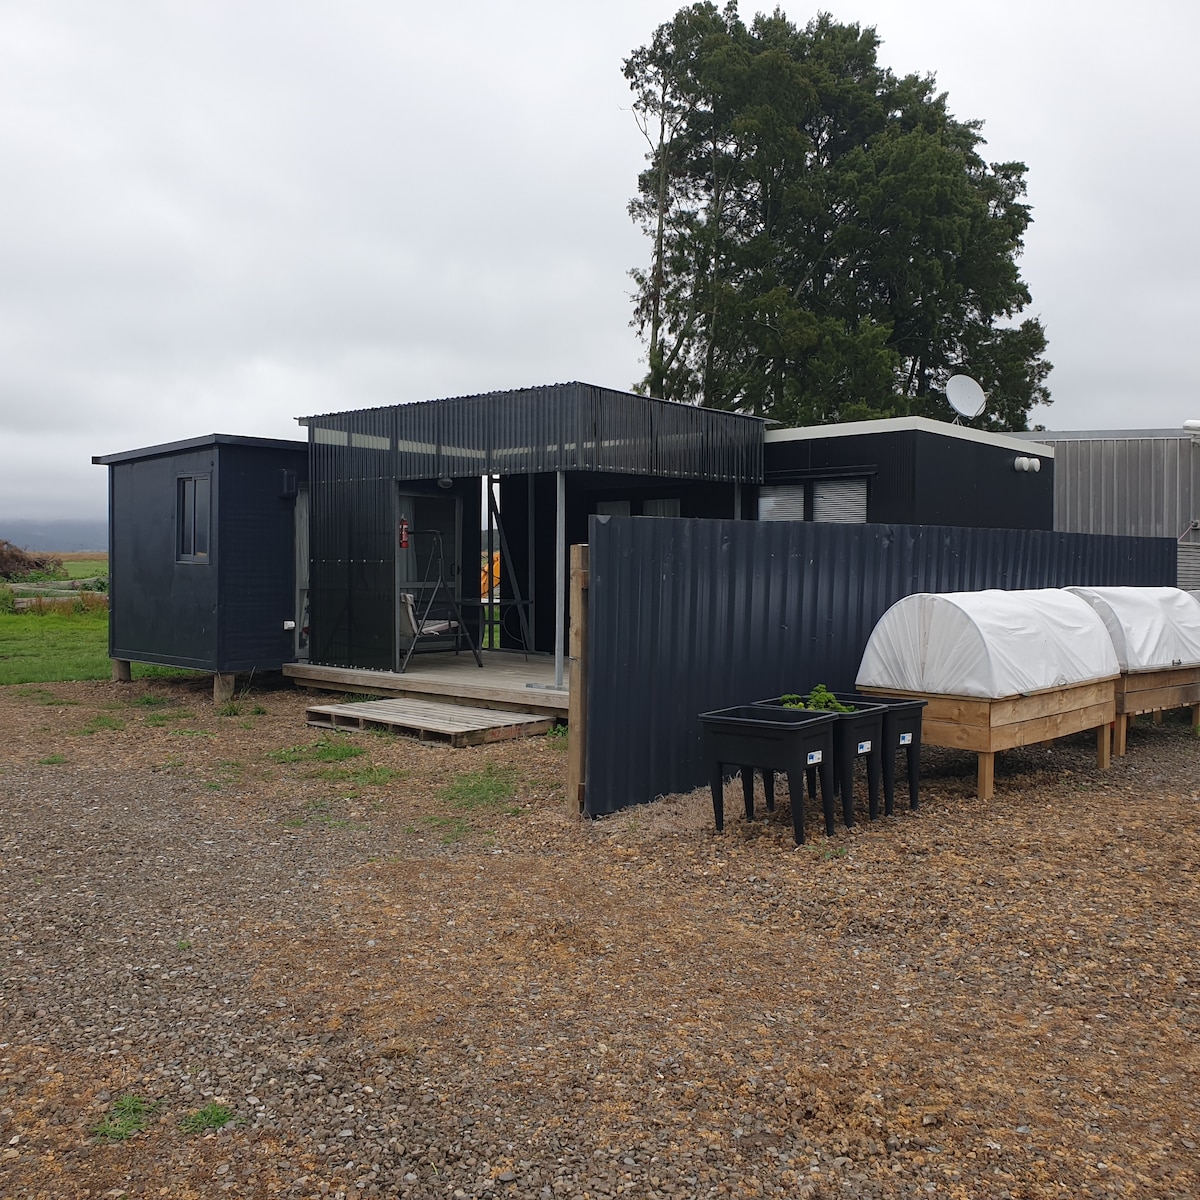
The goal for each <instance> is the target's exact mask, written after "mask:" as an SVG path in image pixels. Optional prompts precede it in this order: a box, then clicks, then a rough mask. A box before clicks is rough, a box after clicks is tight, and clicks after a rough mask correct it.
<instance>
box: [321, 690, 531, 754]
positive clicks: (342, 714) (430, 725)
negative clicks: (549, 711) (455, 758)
mask: <svg viewBox="0 0 1200 1200" xmlns="http://www.w3.org/2000/svg"><path fill="white" fill-rule="evenodd" d="M305 711H306V715H307V718H308V723H309V724H310V725H315V726H317V727H318V728H320V729H388V730H391V731H392V732H393V733H407V734H415V735H416V736H417V737H419V738H420V739H421V741H423V742H428V741H442V742H449V743H450V745H452V746H478V745H481V744H482V743H484V742H502V741H505V740H507V739H508V738H519V737H532V736H534V735H536V734H539V733H547V732H549V730H550V728H551V727H552V726H553V724H554V718H553V717H549V716H546V714H545V713H530V712H526V713H521V712H503V711H501V710H500V709H494V708H468V707H466V706H465V705H462V704H439V703H438V702H437V701H434V700H411V699H409V698H407V697H389V698H388V699H385V700H366V701H360V702H358V703H355V704H315V705H313V706H312V707H311V708H308V709H306V710H305Z"/></svg>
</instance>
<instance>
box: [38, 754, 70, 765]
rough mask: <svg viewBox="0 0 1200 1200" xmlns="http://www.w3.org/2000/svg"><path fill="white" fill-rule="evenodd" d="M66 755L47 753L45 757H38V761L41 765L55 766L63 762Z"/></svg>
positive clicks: (65, 759)
mask: <svg viewBox="0 0 1200 1200" xmlns="http://www.w3.org/2000/svg"><path fill="white" fill-rule="evenodd" d="M66 761H67V756H66V755H65V754H49V755H47V756H46V757H45V758H39V759H38V762H39V764H40V765H41V766H43V767H57V766H58V765H59V764H60V763H65V762H66Z"/></svg>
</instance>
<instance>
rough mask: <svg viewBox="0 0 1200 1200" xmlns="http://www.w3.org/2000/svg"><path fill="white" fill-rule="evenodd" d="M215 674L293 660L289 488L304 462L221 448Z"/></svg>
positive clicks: (304, 469) (303, 472) (302, 474)
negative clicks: (289, 625)
mask: <svg viewBox="0 0 1200 1200" xmlns="http://www.w3.org/2000/svg"><path fill="white" fill-rule="evenodd" d="M218 453H219V461H220V464H221V479H220V497H221V502H220V543H221V553H220V557H219V558H218V559H217V571H218V584H217V586H218V618H219V619H218V625H217V668H216V669H218V670H220V671H223V672H231V671H252V670H263V671H266V670H278V669H279V668H280V667H281V666H282V665H283V664H284V663H285V662H291V661H292V659H293V658H294V657H295V634H294V633H293V632H291V631H288V630H286V629H284V622H285V621H289V620H292V621H294V620H297V619H298V617H299V614H298V613H297V612H296V550H295V513H296V489H297V487H298V486H300V485H302V484H304V483H305V482H306V481H307V478H308V455H307V453H306V451H305V450H303V449H301V450H299V451H297V452H287V451H272V450H260V449H255V448H253V447H246V446H221V447H220V448H219V451H218Z"/></svg>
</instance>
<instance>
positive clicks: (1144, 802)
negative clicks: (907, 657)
mask: <svg viewBox="0 0 1200 1200" xmlns="http://www.w3.org/2000/svg"><path fill="white" fill-rule="evenodd" d="M306 701H309V702H311V700H310V698H309V697H307V696H305V695H303V694H299V693H295V692H291V691H266V692H261V693H258V694H255V695H253V696H247V697H243V698H242V699H241V701H240V702H239V706H238V707H239V711H237V712H231V713H230V714H229V715H226V716H219V715H217V714H216V713H215V712H214V711H213V709H212V707H211V704H210V703H209V702H208V701H207V697H206V695H205V690H204V689H203V687H202V685H199V684H198V685H194V686H193V685H189V684H185V683H171V682H163V681H155V682H154V683H153V684H148V683H135V684H126V685H115V684H50V685H44V686H32V685H31V686H29V687H9V688H0V738H2V741H0V847H2V858H0V892H2V897H3V915H2V916H0V976H2V988H3V992H2V1005H0V1196H3V1197H6V1198H7V1197H35V1196H36V1197H55V1198H57V1197H72V1198H74V1197H82V1196H90V1197H100V1196H109V1197H114V1198H115V1197H120V1196H129V1197H138V1198H141V1197H151V1196H170V1197H183V1198H187V1197H211V1196H224V1195H229V1196H233V1197H242V1196H245V1197H277V1196H278V1197H309V1196H351V1197H357V1196H397V1195H398V1196H413V1197H425V1196H429V1197H435V1196H436V1197H459V1198H461V1197H483V1196H519V1197H546V1198H551V1197H558V1196H573V1197H584V1196H590V1197H608V1196H618V1195H627V1196H631V1197H638V1198H652V1197H707V1196H726V1195H728V1196H786V1197H793V1198H794V1197H805V1196H812V1197H835V1196H838V1197H841V1196H847V1197H856V1198H857V1197H918V1196H948V1197H964V1198H966V1197H970V1198H978V1197H1046V1196H1049V1197H1055V1196H1062V1197H1068V1196H1069V1197H1078V1196H1081V1195H1088V1196H1138V1197H1194V1196H1196V1195H1197V1194H1200V1169H1198V1163H1200V1151H1198V1150H1197V1146H1196V1142H1197V1141H1198V1140H1200V1115H1198V1114H1200V1094H1198V1090H1200V1088H1198V1085H1200V1076H1198V1072H1200V1053H1198V1046H1197V1042H1198V1037H1200V949H1198V944H1200V943H1198V939H1197V926H1198V924H1200V917H1198V915H1197V914H1198V913H1200V887H1198V883H1197V878H1198V876H1197V872H1198V871H1200V836H1198V834H1197V817H1198V815H1200V802H1198V793H1200V743H1198V742H1197V741H1196V740H1195V739H1194V738H1193V737H1192V736H1191V733H1190V731H1189V730H1188V729H1187V728H1186V727H1185V726H1183V725H1180V724H1174V723H1171V722H1170V721H1168V723H1166V724H1165V725H1163V726H1160V727H1152V726H1150V725H1148V724H1142V725H1139V726H1137V727H1135V729H1134V730H1133V731H1132V732H1131V734H1130V753H1129V755H1128V757H1127V758H1125V759H1123V760H1120V761H1118V762H1116V763H1115V764H1114V766H1113V768H1112V769H1111V770H1110V771H1108V772H1103V773H1102V772H1099V771H1098V770H1097V769H1096V768H1095V765H1094V753H1093V744H1092V743H1091V742H1090V741H1089V739H1088V738H1086V737H1084V738H1079V739H1067V740H1066V741H1064V742H1061V743H1056V744H1055V746H1054V747H1053V748H1052V749H1050V750H1047V749H1045V748H1033V749H1029V750H1025V751H1014V752H1010V753H1009V754H1006V755H1002V756H1000V759H999V761H998V763H997V786H996V792H997V794H996V798H995V800H994V801H992V802H989V803H986V804H985V803H980V802H979V801H977V800H976V799H975V798H974V797H973V795H972V792H973V783H974V763H973V760H971V759H969V758H967V757H966V756H961V755H954V754H952V753H949V752H938V751H928V752H927V755H926V757H927V771H926V773H925V776H924V788H925V791H924V803H923V805H922V808H921V810H920V811H919V812H918V813H909V812H907V811H905V812H903V813H902V814H901V815H899V816H897V817H896V818H894V819H891V820H884V821H880V822H877V823H874V824H870V823H867V822H865V821H864V822H863V823H862V824H861V825H859V826H858V827H857V828H856V829H854V830H852V831H849V832H847V831H844V830H842V829H841V828H840V827H839V831H838V834H837V836H836V837H835V838H833V839H828V840H827V839H824V838H818V839H817V840H815V841H813V842H812V843H810V845H808V846H806V847H802V848H799V849H793V848H792V845H791V833H790V821H789V818H788V810H787V805H786V803H784V804H783V806H782V810H781V811H780V812H778V813H777V814H775V815H774V816H773V817H772V818H771V820H770V821H763V820H760V821H758V822H756V823H755V824H753V825H748V824H747V823H746V822H745V821H744V820H743V819H742V818H741V816H740V815H737V814H734V815H733V819H730V820H729V821H728V822H727V831H726V834H725V835H724V836H722V837H716V836H714V835H713V833H712V830H711V819H712V814H711V809H710V808H709V806H708V797H707V793H706V792H699V793H695V794H693V795H692V796H686V797H669V798H667V799H666V800H663V801H660V802H658V803H656V804H654V805H650V806H645V807H643V808H640V809H637V810H633V811H630V812H627V813H623V814H619V815H618V816H616V817H614V818H610V819H607V820H605V821H602V822H597V823H595V824H591V825H583V826H581V825H579V824H577V823H576V822H575V821H573V820H570V819H569V818H567V816H566V815H565V813H564V809H563V803H562V799H561V790H562V784H563V782H564V777H565V748H564V746H563V744H562V743H561V742H559V741H557V740H555V739H552V738H538V739H530V740H528V741H525V742H517V743H508V744H504V745H499V746H489V747H480V748H476V749H469V750H450V749H446V748H443V747H439V746H433V745H429V744H421V743H418V742H416V741H412V740H406V739H397V738H392V737H381V736H378V735H372V734H365V733H363V734H358V733H356V734H351V735H338V736H337V737H336V738H333V737H328V736H326V735H322V734H320V733H319V732H318V731H315V730H313V729H310V728H308V727H306V726H305V724H304V722H303V710H304V704H305V702H306ZM260 710H261V711H260ZM330 742H335V743H336V745H337V746H346V745H349V746H351V747H352V748H353V749H356V750H361V751H363V753H361V754H356V755H354V756H352V757H345V758H339V757H337V754H338V753H341V752H340V751H329V752H328V753H326V751H325V750H324V749H323V747H325V746H326V745H327V744H329V743H330ZM346 754H347V755H348V754H349V752H348V751H347V752H346ZM464 776H466V777H467V778H468V780H474V781H476V782H478V781H479V780H483V781H485V783H486V782H487V781H489V780H490V781H492V782H496V781H499V783H500V784H501V785H502V786H500V787H499V789H498V791H497V792H496V794H493V793H492V792H490V791H489V790H488V788H487V787H484V788H483V789H482V790H481V791H479V793H478V794H475V793H469V792H463V790H462V789H461V787H458V785H459V784H461V783H462V780H463V777H464ZM503 785H511V790H512V793H513V794H511V795H508V794H502V793H506V792H507V791H508V790H509V789H508V787H507V786H503ZM456 788H457V790H456ZM464 797H465V798H464ZM899 808H900V806H899V805H898V809H899ZM820 827H821V826H820V822H819V820H818V819H817V814H816V813H815V812H814V813H813V814H812V819H811V821H810V825H809V828H810V829H820ZM130 1098H132V1101H131V1100H130ZM131 1103H132V1105H133V1107H134V1109H136V1110H137V1111H138V1112H140V1114H141V1115H140V1117H139V1118H138V1120H137V1121H136V1122H135V1124H140V1125H142V1126H143V1127H142V1128H140V1129H133V1130H130V1131H129V1136H126V1137H108V1138H105V1137H103V1136H97V1134H96V1130H97V1129H103V1128H107V1129H108V1130H109V1131H110V1132H111V1131H112V1130H113V1129H114V1128H115V1125H114V1120H115V1116H116V1114H118V1113H119V1112H122V1111H128V1110H129V1106H130V1104H131ZM122 1105H124V1106H125V1107H124V1108H123V1107H122ZM212 1105H223V1106H225V1108H226V1109H227V1110H228V1112H229V1120H228V1121H227V1122H226V1123H225V1124H223V1125H221V1124H218V1126H217V1127H216V1128H207V1129H206V1128H202V1127H201V1128H194V1126H195V1125H196V1124H197V1122H200V1123H201V1124H202V1121H201V1119H200V1118H197V1115H196V1114H200V1113H206V1112H207V1113H209V1114H213V1113H218V1110H217V1109H215V1108H212V1107H211V1106H212ZM189 1121H190V1122H191V1124H190V1125H189ZM106 1123H107V1124H106ZM181 1123H182V1124H181ZM189 1130H190V1131H189Z"/></svg>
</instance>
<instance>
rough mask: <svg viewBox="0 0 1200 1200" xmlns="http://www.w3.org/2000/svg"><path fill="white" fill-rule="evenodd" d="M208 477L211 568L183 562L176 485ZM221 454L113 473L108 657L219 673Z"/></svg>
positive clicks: (155, 461) (141, 463) (145, 463)
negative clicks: (183, 477)
mask: <svg viewBox="0 0 1200 1200" xmlns="http://www.w3.org/2000/svg"><path fill="white" fill-rule="evenodd" d="M200 474H211V476H212V493H211V494H212V501H211V503H212V520H211V525H210V532H211V543H210V546H209V557H208V561H207V562H178V561H176V553H175V536H176V533H175V507H176V495H177V483H176V481H177V480H178V478H179V477H180V476H181V475H200ZM219 482H220V481H219V472H218V459H217V454H216V447H215V446H210V447H205V448H203V449H200V450H194V451H190V452H187V453H182V454H177V455H169V456H164V457H160V458H147V459H138V460H134V461H132V462H123V463H114V464H113V465H112V466H110V467H109V577H110V580H111V591H110V594H109V626H108V652H109V655H110V656H111V657H112V658H124V659H130V660H133V661H136V662H156V663H163V664H165V665H168V666H178V667H195V668H196V669H198V670H209V671H211V670H215V669H216V666H215V664H216V662H217V658H218V654H217V566H216V564H217V561H218V558H219V555H220V553H221V546H222V542H221V535H220V524H219V514H220V511H221V501H220V486H219Z"/></svg>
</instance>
